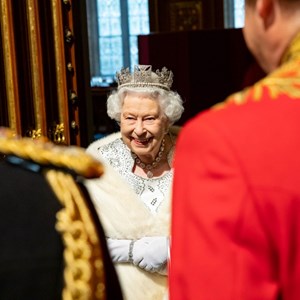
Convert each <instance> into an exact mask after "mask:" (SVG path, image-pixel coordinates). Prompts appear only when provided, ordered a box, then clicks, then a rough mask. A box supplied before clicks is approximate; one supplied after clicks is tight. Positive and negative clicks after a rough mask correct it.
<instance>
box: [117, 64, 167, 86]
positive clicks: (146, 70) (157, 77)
mask: <svg viewBox="0 0 300 300" xmlns="http://www.w3.org/2000/svg"><path fill="white" fill-rule="evenodd" d="M116 77H117V82H118V89H121V88H123V87H157V88H161V89H164V90H167V91H169V90H170V88H171V86H172V83H173V72H172V71H170V70H168V69H167V68H166V67H163V68H162V69H161V71H159V70H156V71H155V72H153V71H152V66H151V65H136V66H134V70H133V73H132V74H131V73H130V71H129V68H123V69H121V71H120V72H117V73H116Z"/></svg>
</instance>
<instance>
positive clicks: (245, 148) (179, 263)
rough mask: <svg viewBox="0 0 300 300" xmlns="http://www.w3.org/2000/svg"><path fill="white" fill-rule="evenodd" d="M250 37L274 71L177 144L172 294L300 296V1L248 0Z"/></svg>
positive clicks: (251, 299) (216, 298)
mask: <svg viewBox="0 0 300 300" xmlns="http://www.w3.org/2000/svg"><path fill="white" fill-rule="evenodd" d="M244 35H245V39H246V42H247V45H248V47H249V49H250V50H251V51H252V53H253V54H254V55H255V57H256V58H257V61H258V62H259V64H260V65H261V67H262V68H263V69H264V71H266V72H267V73H268V75H267V76H266V77H265V78H264V79H262V80H260V81H259V82H257V83H256V84H255V85H254V86H252V87H251V88H248V89H246V90H244V91H242V92H240V93H237V94H234V95H231V96H230V97H229V98H228V99H226V101H224V102H223V103H221V104H219V105H217V106H215V107H213V108H212V109H210V110H208V111H205V112H203V113H200V114H199V115H198V116H196V117H195V118H194V119H193V120H190V121H189V122H188V124H186V125H185V127H184V128H183V130H182V132H181V134H180V137H179V140H178V143H177V149H176V153H175V166H174V168H175V174H174V187H173V215H172V218H173V219H172V236H171V239H172V240H171V263H170V300H192V299H196V300H202V299H203V300H229V299H230V300H271V299H272V300H278V299H281V300H285V299H288V300H299V299H300V154H299V151H300V1H299V0H246V4H245V28H244Z"/></svg>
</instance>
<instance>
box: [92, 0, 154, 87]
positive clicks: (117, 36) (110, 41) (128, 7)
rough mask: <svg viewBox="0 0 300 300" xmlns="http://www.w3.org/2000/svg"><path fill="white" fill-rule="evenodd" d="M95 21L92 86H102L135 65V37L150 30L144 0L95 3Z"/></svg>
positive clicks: (102, 0) (113, 0) (136, 52)
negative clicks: (96, 48) (96, 55)
mask: <svg viewBox="0 0 300 300" xmlns="http://www.w3.org/2000/svg"><path fill="white" fill-rule="evenodd" d="M97 19H98V26H99V28H98V34H99V37H98V41H99V57H100V60H99V66H100V70H99V76H96V77H93V78H92V85H105V84H110V83H111V82H112V81H113V80H114V76H115V73H116V71H118V70H120V69H121V68H122V67H130V68H131V69H133V66H134V65H136V64H138V42H137V36H138V35H140V34H148V33H149V31H150V25H149V12H148V0H125V1H124V0H97Z"/></svg>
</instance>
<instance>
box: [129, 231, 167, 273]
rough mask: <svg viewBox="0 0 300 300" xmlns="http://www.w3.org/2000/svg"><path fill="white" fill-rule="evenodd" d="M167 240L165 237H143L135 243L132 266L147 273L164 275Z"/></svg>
mask: <svg viewBox="0 0 300 300" xmlns="http://www.w3.org/2000/svg"><path fill="white" fill-rule="evenodd" d="M168 249H169V240H168V238H167V237H165V236H154V237H143V238H141V239H139V240H137V241H135V243H134V245H133V251H132V259H133V264H135V265H137V266H139V267H140V268H142V269H144V270H145V271H148V272H158V273H161V274H166V269H167V260H168V252H169V251H168Z"/></svg>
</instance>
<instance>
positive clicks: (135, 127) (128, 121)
mask: <svg viewBox="0 0 300 300" xmlns="http://www.w3.org/2000/svg"><path fill="white" fill-rule="evenodd" d="M120 128H121V134H122V138H123V141H124V143H125V144H126V145H127V146H128V147H129V149H130V150H131V151H132V152H134V153H135V154H136V155H138V156H139V158H140V159H141V160H142V161H143V162H145V163H148V162H152V161H153V160H154V158H155V157H156V155H157V153H158V151H159V148H160V145H161V142H162V140H163V138H164V136H165V134H166V132H167V131H168V119H167V117H166V116H165V115H164V113H163V111H162V110H161V107H160V105H159V101H158V100H157V99H153V98H151V97H150V96H149V95H144V94H135V93H128V94H127V95H126V96H125V98H124V102H123V106H122V111H121V122H120Z"/></svg>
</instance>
